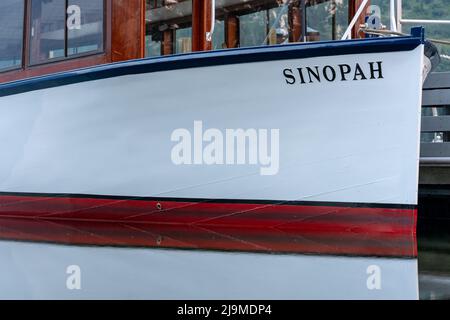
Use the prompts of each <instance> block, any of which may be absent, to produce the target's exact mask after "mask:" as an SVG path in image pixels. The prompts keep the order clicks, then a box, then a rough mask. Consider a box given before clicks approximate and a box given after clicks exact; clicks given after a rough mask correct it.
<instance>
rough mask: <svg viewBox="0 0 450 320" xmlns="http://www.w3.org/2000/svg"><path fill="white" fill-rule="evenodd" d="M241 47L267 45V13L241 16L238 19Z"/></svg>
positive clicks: (260, 12) (261, 12)
mask: <svg viewBox="0 0 450 320" xmlns="http://www.w3.org/2000/svg"><path fill="white" fill-rule="evenodd" d="M239 27H240V30H239V31H240V32H239V34H240V38H239V40H240V41H239V43H240V46H241V47H250V46H262V45H265V44H267V41H266V40H265V39H266V35H267V34H268V30H269V27H268V15H267V12H266V11H265V10H264V11H259V12H255V13H249V14H246V15H242V16H240V18H239Z"/></svg>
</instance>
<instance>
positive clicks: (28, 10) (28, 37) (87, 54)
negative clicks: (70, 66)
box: [24, 0, 107, 67]
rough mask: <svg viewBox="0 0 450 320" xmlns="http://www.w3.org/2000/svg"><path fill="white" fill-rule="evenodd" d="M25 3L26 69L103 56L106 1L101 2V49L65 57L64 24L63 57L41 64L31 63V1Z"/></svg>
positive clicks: (65, 39) (65, 37)
mask: <svg viewBox="0 0 450 320" xmlns="http://www.w3.org/2000/svg"><path fill="white" fill-rule="evenodd" d="M25 1H26V5H27V6H26V9H25V11H26V16H27V20H26V24H27V30H26V31H27V33H26V36H25V37H24V38H26V39H24V41H26V44H27V48H26V51H25V50H24V53H25V52H26V58H27V59H26V64H25V66H26V67H38V66H45V65H49V64H52V63H57V62H61V61H70V60H74V59H79V58H84V57H90V56H95V55H101V54H105V53H106V51H105V46H106V28H107V24H106V22H107V21H106V20H107V15H106V10H105V9H106V5H107V4H106V0H102V3H103V18H102V19H103V23H102V24H103V31H102V49H101V50H95V51H89V52H83V53H79V54H74V55H70V56H68V55H67V49H68V42H69V39H68V30H67V23H65V24H64V57H58V58H53V59H47V60H46V61H42V62H37V63H31V52H30V49H31V18H32V12H31V8H32V3H31V2H32V1H33V0H25ZM64 1H65V7H66V12H65V21H66V22H67V7H68V4H69V0H64Z"/></svg>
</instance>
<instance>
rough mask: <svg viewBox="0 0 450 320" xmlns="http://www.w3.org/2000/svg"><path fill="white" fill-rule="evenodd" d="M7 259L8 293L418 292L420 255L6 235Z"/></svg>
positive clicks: (1, 252) (276, 295) (396, 295)
mask: <svg viewBox="0 0 450 320" xmlns="http://www.w3.org/2000/svg"><path fill="white" fill-rule="evenodd" d="M0 261H1V262H2V263H0V283H1V284H2V290H0V299H170V300H171V299H182V300H190V299H207V300H216V299H218V300H223V299H227V300H228V299H233V300H237V299H238V300H240V299H245V300H249V299H250V300H268V299H417V298H418V285H417V284H418V279H417V278H418V276H417V260H416V259H395V258H378V257H377V258H371V257H333V256H320V257H318V256H309V255H307V256H305V255H293V254H289V255H283V254H253V253H251V254H249V253H234V252H233V253H228V252H217V251H215V252H211V251H184V250H173V249H171V250H156V249H145V250H143V249H140V248H101V247H92V248H91V247H77V246H55V245H49V244H42V243H22V242H4V241H0ZM74 264H75V265H76V266H79V268H80V271H81V279H80V280H81V290H68V289H67V287H66V283H67V281H68V279H71V278H69V277H70V276H71V274H70V273H66V271H67V270H68V266H73V265H74ZM373 266H376V267H378V268H380V270H381V290H369V287H368V280H370V279H371V278H370V277H371V274H369V273H368V272H367V270H370V268H371V267H372V268H373ZM218 307H219V306H218ZM218 309H219V308H218ZM174 310H175V309H174Z"/></svg>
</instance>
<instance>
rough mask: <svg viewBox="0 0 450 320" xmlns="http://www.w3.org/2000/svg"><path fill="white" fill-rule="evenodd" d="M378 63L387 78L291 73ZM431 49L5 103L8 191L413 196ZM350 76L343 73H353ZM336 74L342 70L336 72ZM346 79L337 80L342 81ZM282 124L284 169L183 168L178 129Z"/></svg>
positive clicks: (280, 64) (406, 200)
mask: <svg viewBox="0 0 450 320" xmlns="http://www.w3.org/2000/svg"><path fill="white" fill-rule="evenodd" d="M374 61H382V69H383V70H382V72H383V78H382V79H370V78H369V79H367V80H361V81H333V82H328V81H324V79H322V80H323V81H322V82H320V83H318V82H315V83H306V84H303V85H302V84H299V83H298V82H299V80H297V83H296V84H294V85H289V84H288V83H287V79H286V78H285V77H284V76H283V70H285V69H286V68H291V69H293V70H294V71H295V70H296V68H300V67H306V66H312V67H314V66H319V67H320V68H323V67H324V66H327V65H330V66H338V65H340V64H348V65H350V66H355V65H356V64H357V63H359V64H360V65H361V66H362V67H363V70H364V72H365V73H366V76H367V77H368V75H370V73H369V71H368V65H369V63H370V62H374ZM422 61H423V46H418V47H417V48H416V49H414V50H411V51H402V52H385V53H369V54H353V55H351V54H350V55H337V56H324V57H312V58H307V59H292V60H280V61H265V62H255V63H241V64H228V65H223V66H208V67H202V68H189V69H180V70H171V71H161V72H152V73H147V74H133V75H125V76H118V77H112V78H106V79H99V80H95V81H87V82H81V83H75V84H70V85H64V86H57V87H52V88H48V89H42V90H37V91H31V92H24V93H21V94H15V95H8V96H4V97H1V98H0V147H1V149H2V150H3V154H2V157H1V158H0V190H1V191H3V192H14V193H15V192H18V193H20V192H31V193H44V194H45V193H58V194H61V193H63V194H93V195H120V196H148V197H169V198H187V199H189V198H195V199H255V200H280V201H326V202H357V203H380V204H383V203H389V204H402V205H415V204H416V203H417V181H418V161H419V135H420V104H421V85H422V65H423V64H422ZM352 76H353V74H351V75H350V76H349V78H350V79H351V78H352ZM337 77H338V78H339V77H340V75H339V74H338V76H337ZM339 80H340V79H339ZM194 121H202V122H203V126H204V130H206V129H208V128H217V129H219V130H222V131H223V132H225V130H226V129H238V128H242V129H250V128H254V129H269V130H270V129H279V134H280V140H279V141H280V145H279V170H278V172H277V174H275V175H267V176H264V175H261V174H260V169H261V166H260V165H251V164H248V165H175V164H174V163H173V161H171V152H172V149H173V147H174V146H175V145H176V143H175V142H173V141H171V134H172V133H173V132H174V130H176V129H178V128H186V129H188V130H191V131H193V126H194Z"/></svg>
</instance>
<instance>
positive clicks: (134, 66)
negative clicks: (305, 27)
mask: <svg viewBox="0 0 450 320" xmlns="http://www.w3.org/2000/svg"><path fill="white" fill-rule="evenodd" d="M421 44H423V38H422V37H391V38H371V39H364V40H345V41H327V42H314V43H296V44H285V45H276V46H265V47H254V48H238V49H228V50H219V51H208V52H195V53H189V54H179V55H173V56H165V57H157V58H146V59H138V60H131V61H126V62H119V63H113V64H105V65H101V66H95V67H90V68H84V69H78V70H73V71H68V72H61V73H56V74H51V75H47V76H42V77H36V78H30V79H25V80H19V81H14V82H9V83H4V84H0V97H5V96H10V95H15V94H20V93H24V92H30V91H36V90H42V89H48V88H53V87H59V86H64V85H69V84H74V83H80V82H86V81H93V80H99V79H107V78H112V77H119V76H124V75H133V74H143V73H152V72H159V71H169V70H179V69H189V68H199V67H210V66H218V65H229V64H240V63H250V62H262V61H274V60H289V59H304V58H312V57H326V56H337V55H349V54H363V53H381V52H396V51H410V50H413V49H415V48H417V47H418V46H419V45H421Z"/></svg>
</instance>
